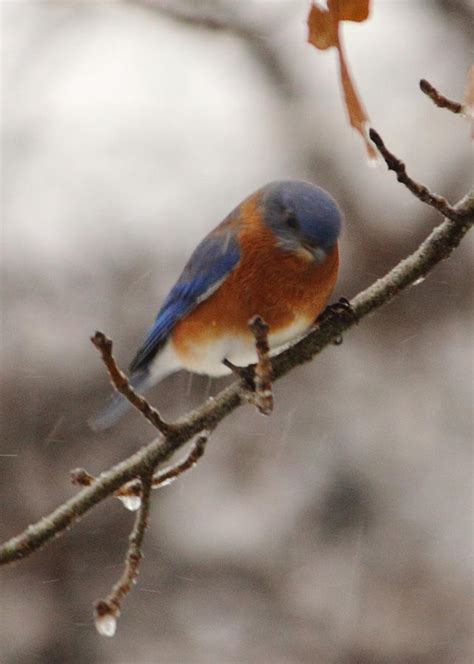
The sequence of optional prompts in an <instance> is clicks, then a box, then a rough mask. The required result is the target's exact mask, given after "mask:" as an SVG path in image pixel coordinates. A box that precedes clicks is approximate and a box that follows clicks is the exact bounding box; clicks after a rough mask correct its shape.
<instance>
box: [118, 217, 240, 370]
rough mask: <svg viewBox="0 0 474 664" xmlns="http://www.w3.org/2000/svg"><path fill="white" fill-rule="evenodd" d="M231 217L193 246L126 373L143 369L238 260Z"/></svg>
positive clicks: (236, 239) (238, 251) (235, 230)
mask: <svg viewBox="0 0 474 664" xmlns="http://www.w3.org/2000/svg"><path fill="white" fill-rule="evenodd" d="M237 230H238V228H237V224H236V219H235V216H234V215H232V214H231V215H229V217H227V219H225V220H224V221H223V222H222V223H221V224H220V225H219V226H218V227H217V228H216V229H215V230H214V231H212V232H211V233H210V234H209V235H208V236H207V237H205V238H204V240H203V241H202V242H201V243H200V244H199V245H198V246H197V248H196V250H195V251H194V253H193V254H192V256H191V258H190V259H189V261H188V262H187V264H186V266H185V268H184V270H183V272H182V274H181V276H180V277H179V279H178V281H177V282H176V284H175V285H174V286H173V288H172V289H171V291H170V293H169V295H168V297H167V298H166V300H165V301H164V303H163V306H162V307H161V309H160V310H159V312H158V315H157V317H156V319H155V322H154V324H153V326H152V328H151V329H150V331H149V333H148V335H147V337H146V338H145V341H144V343H143V345H142V347H141V348H140V350H139V351H138V353H137V354H136V356H135V358H134V360H133V361H132V363H131V365H130V371H132V372H134V371H137V370H140V369H145V368H146V367H147V366H148V365H149V363H150V362H151V361H152V360H153V358H154V357H155V355H156V354H157V353H158V352H159V351H160V350H161V349H162V348H163V346H164V345H165V343H166V341H167V339H168V337H169V335H170V333H171V331H172V330H173V327H174V326H175V325H176V323H177V322H178V321H179V320H181V319H182V318H183V317H184V316H186V315H187V314H189V313H190V312H191V311H192V310H193V309H195V308H196V307H197V306H198V304H199V303H200V302H202V301H203V300H205V299H206V298H207V297H209V295H211V294H212V293H213V292H214V290H215V289H216V288H218V287H219V285H220V284H221V283H222V281H223V280H224V279H225V278H226V277H227V275H228V274H229V273H230V272H231V271H232V270H233V269H234V268H235V266H236V265H237V263H238V262H239V259H240V248H239V242H238V237H237Z"/></svg>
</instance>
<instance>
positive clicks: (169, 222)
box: [0, 0, 473, 664]
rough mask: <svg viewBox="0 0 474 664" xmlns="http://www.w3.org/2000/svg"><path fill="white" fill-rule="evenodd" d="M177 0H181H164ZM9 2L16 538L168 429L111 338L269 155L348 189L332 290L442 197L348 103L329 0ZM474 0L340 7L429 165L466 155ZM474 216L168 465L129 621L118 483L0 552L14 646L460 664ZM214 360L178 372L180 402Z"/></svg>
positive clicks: (6, 182) (5, 333)
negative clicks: (315, 18) (169, 10)
mask: <svg viewBox="0 0 474 664" xmlns="http://www.w3.org/2000/svg"><path fill="white" fill-rule="evenodd" d="M162 4H165V3H162ZM168 4H170V5H172V6H173V7H174V8H175V10H176V8H177V9H178V10H181V9H182V10H183V12H184V13H185V14H186V15H187V16H193V15H196V16H197V18H198V19H199V20H201V19H203V17H204V18H205V17H208V18H209V17H210V18H212V19H213V21H214V23H215V22H217V23H224V24H226V25H230V26H231V27H230V29H218V28H216V27H215V25H212V24H209V21H208V25H205V26H202V25H199V24H196V23H193V22H192V21H191V22H186V21H184V22H183V21H181V20H179V18H177V17H176V16H174V17H173V16H170V15H167V14H166V13H164V12H163V11H161V10H160V9H159V8H157V7H156V5H153V4H152V3H142V4H139V3H136V2H117V3H112V2H107V1H103V2H87V1H85V2H66V1H64V2H39V1H38V2H24V1H18V2H17V1H12V2H3V3H2V9H3V24H2V38H3V49H4V59H3V71H2V78H3V94H2V121H3V135H2V152H3V189H2V195H1V203H2V218H3V223H2V234H3V238H2V256H1V258H2V298H3V300H2V305H3V306H2V311H3V323H2V324H3V329H2V343H1V351H2V356H1V375H2V408H3V411H4V412H3V414H2V420H1V421H2V427H1V434H2V435H1V442H0V469H1V473H2V479H1V492H2V502H1V505H2V508H1V514H2V516H1V523H0V534H1V537H2V539H5V538H6V537H8V536H11V535H13V534H16V532H18V531H19V530H21V529H23V528H24V527H25V526H26V525H27V524H28V523H32V522H34V521H35V520H37V519H38V518H40V517H41V516H42V515H44V514H45V513H47V512H49V511H50V510H51V509H53V508H54V507H56V506H57V505H58V504H59V503H60V502H61V501H62V500H64V499H65V498H66V497H68V496H70V495H73V494H74V492H75V489H74V488H73V487H71V486H70V484H69V479H68V471H69V470H70V469H71V468H74V467H76V466H84V467H86V468H87V469H88V470H89V471H90V472H93V473H99V472H101V471H102V470H104V469H106V468H107V467H109V466H110V465H111V464H113V463H115V462H117V461H119V460H120V459H122V458H124V457H125V456H126V455H128V454H130V453H131V452H132V451H133V450H135V449H137V447H139V446H141V445H143V444H145V443H146V442H148V441H149V440H150V439H151V437H152V436H153V432H152V431H151V429H150V427H149V426H148V425H147V424H146V423H144V422H142V421H141V420H140V418H139V417H138V416H137V415H135V414H131V415H130V416H129V417H127V418H126V419H125V420H124V421H123V422H122V423H121V424H120V425H119V426H117V428H116V429H114V430H113V431H111V432H108V433H104V434H100V435H99V434H92V433H91V432H90V431H89V430H88V429H87V426H86V424H85V421H86V419H87V417H88V416H89V415H90V414H91V413H92V412H94V411H95V410H96V409H97V408H98V407H99V406H100V405H101V404H102V403H103V401H104V400H105V398H106V396H107V395H108V393H109V388H108V385H107V379H106V376H105V373H104V370H103V367H102V366H101V364H100V361H99V359H98V356H97V353H96V352H95V351H94V349H93V348H92V346H91V344H90V342H89V341H88V338H89V336H90V334H91V333H92V332H93V331H94V330H95V329H102V330H104V331H105V332H106V333H108V334H110V335H111V336H112V337H113V338H114V341H115V343H116V351H117V355H118V357H119V359H120V361H121V362H122V363H123V365H124V366H126V363H127V362H128V361H129V360H130V359H131V357H132V355H133V354H134V351H135V349H136V347H137V345H138V343H139V342H140V341H141V339H142V337H143V334H144V332H145V329H146V328H147V326H148V325H149V324H150V322H151V321H152V319H153V317H154V316H155V313H156V311H157V309H158V306H159V304H160V302H161V300H162V298H163V297H164V296H165V295H166V292H167V290H168V289H169V287H170V286H171V285H172V283H173V281H174V280H175V279H176V277H177V275H178V274H179V272H180V270H181V268H182V265H183V263H184V261H185V260H186V258H187V257H188V255H189V253H190V252H191V251H192V249H193V247H194V246H195V245H196V243H197V242H198V241H199V240H200V238H201V237H202V236H203V235H204V234H205V233H206V232H207V231H208V230H209V229H210V228H212V227H213V226H214V225H215V224H216V223H217V222H218V221H220V220H221V219H222V218H223V217H224V216H225V215H226V214H227V212H229V211H230V210H231V209H232V207H234V205H236V204H237V203H238V202H239V201H240V200H241V199H242V198H243V197H244V196H246V195H247V194H248V193H250V192H251V191H253V190H254V189H256V188H257V187H259V186H261V185H262V184H264V183H265V182H267V181H270V180H272V179H275V178H282V177H294V178H304V179H309V180H311V181H314V182H316V183H318V184H320V185H322V186H324V187H326V188H327V189H328V190H329V191H331V193H332V194H333V195H334V196H335V197H336V198H337V199H338V201H339V203H340V205H341V207H342V208H343V210H344V213H345V217H346V225H345V230H344V235H343V238H342V247H341V253H342V268H341V276H340V280H339V284H338V287H337V291H336V293H335V294H334V297H338V296H341V295H345V296H348V297H351V296H353V295H354V294H356V293H357V292H358V291H359V290H360V289H362V288H364V287H365V286H367V285H368V284H370V283H371V282H372V281H373V280H374V279H375V278H376V277H377V276H380V275H382V274H383V273H385V272H386V271H387V270H388V269H389V268H390V267H392V266H393V265H394V264H395V263H396V262H397V261H398V260H399V259H400V258H401V257H403V256H405V255H406V254H407V253H409V252H410V251H411V250H413V249H414V248H415V247H416V246H417V244H418V242H419V241H420V239H421V238H423V237H424V236H425V235H426V234H427V233H428V232H429V230H430V229H431V228H432V227H433V226H434V225H435V224H436V223H438V222H439V218H438V217H437V216H436V214H435V213H434V212H433V211H432V210H430V209H429V208H427V207H425V206H423V205H422V204H421V203H419V202H417V201H416V200H415V199H414V198H413V197H411V195H410V194H409V193H408V192H407V191H406V190H405V189H404V188H403V187H401V186H400V185H399V184H398V183H397V182H396V180H395V178H394V177H393V174H388V173H387V172H386V170H385V168H384V167H382V168H379V169H371V168H368V166H367V159H366V155H365V152H364V148H363V145H362V142H361V141H360V139H359V138H358V136H357V135H356V134H355V133H353V132H352V131H351V130H350V128H349V126H348V124H347V121H346V117H345V112H344V109H343V106H342V102H341V92H340V87H339V82H338V79H337V66H336V57H335V53H333V52H326V53H321V52H317V51H316V50H315V49H313V48H312V47H310V46H308V45H307V44H306V43H305V39H306V29H305V18H306V14H307V10H308V3H307V2H299V1H297V0H293V1H283V0H281V1H280V0H274V1H271V2H269V1H266V2H265V1H262V0H260V1H255V2H250V1H247V0H241V1H240V0H239V1H234V2H229V1H227V2H204V1H203V2H199V3H196V2H194V3H192V2H189V3H185V2H182V3H180V2H175V3H168ZM469 7H470V5H469V3H467V2H456V1H454V0H451V1H448V0H446V1H445V2H438V1H437V0H427V1H421V0H420V1H417V0H410V1H405V2H394V1H384V0H378V1H377V0H376V1H375V2H374V6H373V12H372V17H371V19H370V20H369V21H368V22H367V23H364V24H360V25H356V24H350V25H348V26H346V27H344V36H345V43H346V47H347V52H348V57H349V61H350V65H351V67H352V70H353V72H354V75H355V79H356V82H357V85H358V88H359V90H360V92H361V95H362V97H363V100H364V102H365V104H366V106H367V107H368V109H369V112H370V115H371V119H372V123H373V126H375V127H376V128H377V129H378V130H379V131H380V132H381V133H382V135H383V136H384V138H385V140H386V141H387V144H388V145H389V146H390V147H392V149H393V150H394V151H395V152H396V153H397V154H398V155H399V156H400V157H402V158H403V159H405V160H406V161H407V163H408V165H409V171H410V172H411V173H412V174H413V175H414V176H415V177H417V178H419V179H420V180H422V181H423V182H425V183H426V184H428V185H429V186H430V187H432V188H433V189H434V190H435V191H437V192H439V193H441V194H443V195H445V196H447V197H448V198H449V200H451V201H456V200H457V199H459V198H460V197H461V196H462V195H463V194H464V193H465V192H466V190H467V189H468V187H469V181H470V179H471V178H470V162H469V160H470V156H471V155H470V146H469V141H468V135H469V129H468V126H467V124H466V123H465V122H462V121H461V120H460V119H459V118H458V117H455V116H453V115H451V114H449V113H447V112H444V111H442V110H439V109H437V108H435V107H434V106H433V105H432V104H431V102H430V101H429V100H428V99H427V98H425V97H424V96H423V95H422V94H421V93H420V92H419V91H418V80H419V79H420V78H422V77H425V78H427V79H428V80H431V81H432V82H433V83H434V84H436V85H437V86H438V87H439V89H440V90H442V91H444V92H445V93H446V94H447V95H448V96H452V97H454V98H460V97H461V95H462V90H463V87H464V80H465V75H466V71H467V68H468V66H469V64H470V63H469V49H468V46H469V39H470V38H471V41H472V33H471V34H469V21H471V25H472V18H473V17H472V9H470V8H469ZM472 254H473V251H472V241H471V240H470V239H468V240H467V241H466V242H464V243H463V245H462V247H461V248H460V250H459V251H458V252H457V253H456V254H455V256H454V257H453V258H452V259H451V260H450V261H448V262H446V263H445V264H443V265H441V266H439V267H438V268H437V269H436V271H435V272H434V273H432V274H431V275H430V276H429V278H428V279H427V280H426V281H425V282H424V283H423V284H422V285H419V286H416V287H414V288H412V289H411V290H410V291H409V292H406V293H405V294H404V295H403V296H402V297H401V298H400V299H399V300H397V301H396V302H394V303H392V304H390V305H389V306H387V307H386V308H385V309H383V310H381V311H380V312H378V313H377V314H376V315H375V316H373V317H372V318H370V319H366V320H364V321H363V322H362V323H361V325H360V326H359V327H358V328H357V329H354V330H351V332H350V333H348V334H347V335H346V338H345V339H344V344H343V345H342V346H341V347H338V348H335V347H332V348H328V349H326V351H325V352H324V353H323V354H322V355H320V356H319V357H318V358H317V360H316V361H315V362H313V363H312V364H311V365H308V366H305V367H303V368H300V369H298V370H296V371H294V372H293V373H292V374H291V375H290V376H288V377H286V378H285V379H284V380H282V381H281V382H279V383H278V384H277V385H276V386H275V392H276V410H275V412H274V414H273V415H272V417H271V418H263V417H262V416H259V415H258V414H257V413H256V412H255V411H254V410H253V409H251V408H250V407H248V408H242V409H240V410H239V411H238V412H236V413H234V414H232V415H231V416H230V417H229V418H227V419H226V421H225V422H224V423H223V424H222V425H221V426H220V427H219V428H218V430H217V431H216V432H215V433H214V435H213V437H212V441H211V443H210V445H209V447H208V450H207V453H206V456H205V457H204V459H203V460H202V462H201V463H200V464H199V465H198V467H197V468H196V469H195V470H194V471H193V472H192V473H190V474H189V475H186V476H184V477H183V478H181V479H180V480H179V481H178V482H177V483H175V484H174V485H172V486H171V487H169V488H165V489H163V490H161V491H160V492H157V493H156V494H154V500H153V507H152V517H151V527H150V529H149V531H148V534H147V540H146V545H145V556H146V557H145V560H144V563H143V567H142V571H141V574H140V578H139V582H138V585H137V587H136V588H135V590H134V592H133V594H132V595H131V596H130V597H129V598H128V599H127V600H126V603H125V606H124V611H123V615H122V617H121V619H120V621H119V627H118V633H117V635H116V637H115V638H114V639H113V640H107V639H104V638H102V637H100V636H98V635H97V633H96V632H95V629H94V625H93V621H92V614H91V606H92V602H93V601H94V600H96V599H98V598H100V597H102V596H104V595H106V594H107V592H108V591H109V588H110V587H111V585H112V583H113V582H115V580H116V579H117V578H118V576H119V574H120V572H121V568H122V561H123V556H124V552H125V549H126V544H127V536H128V533H129V531H130V528H131V523H132V516H131V514H130V513H128V512H126V511H125V510H124V509H123V507H122V506H121V505H120V503H119V502H118V501H115V500H109V501H107V502H106V503H104V504H102V505H101V506H100V507H98V508H97V509H95V510H94V511H93V513H91V514H89V515H88V516H87V518H85V519H84V520H83V521H82V522H81V523H80V524H79V525H78V526H76V527H75V528H74V529H73V530H72V531H71V532H69V533H68V534H66V535H65V536H64V537H62V538H61V539H60V540H58V541H55V542H53V543H52V544H50V545H49V546H48V547H47V548H45V549H44V550H43V551H41V552H39V553H37V554H36V555H35V556H33V557H32V558H31V559H29V560H28V561H26V562H23V563H21V564H19V565H16V566H12V567H11V568H8V569H6V570H3V571H2V576H1V600H0V612H1V620H0V660H1V662H2V664H3V663H5V664H13V663H15V664H23V663H28V664H30V663H32V664H39V663H41V664H43V663H48V664H54V663H56V662H58V663H61V664H63V663H66V664H69V663H77V662H79V663H83V662H84V663H88V662H99V663H101V664H102V663H103V664H109V663H114V664H125V663H129V662H133V663H136V664H145V663H147V664H148V663H155V662H163V663H165V664H168V663H169V664H178V663H184V664H187V663H189V664H201V663H203V664H207V663H214V662H217V663H223V664H227V663H229V664H230V663H234V662H239V663H242V662H244V663H254V662H255V663H257V662H258V663H260V662H265V663H266V662H272V663H276V664H293V663H300V662H302V663H303V662H304V663H316V664H356V663H357V664H415V663H416V664H438V663H439V664H444V663H446V662H449V663H450V664H466V663H467V662H468V661H470V654H469V653H470V639H471V636H472V631H471V622H470V614H471V610H472V604H471V600H470V597H471V593H472V585H471V581H472V571H471V566H470V557H471V554H472V505H471V498H472V455H471V442H472V441H471V439H472V378H473V362H472V352H471V342H472V331H473V330H472V319H471V318H470V313H469V309H470V306H471V305H472V271H471V270H470V262H471V260H472ZM223 384H225V381H224V382H217V381H214V382H213V383H212V384H211V385H209V384H208V381H207V380H206V379H205V378H202V377H196V376H194V377H190V376H189V375H187V374H184V373H181V374H177V375H175V376H173V377H171V378H169V379H167V380H166V382H165V383H163V384H162V385H161V386H158V387H157V388H156V389H155V390H154V391H153V392H152V395H151V398H152V401H153V403H155V404H156V405H157V406H158V407H159V408H160V409H161V410H162V412H163V413H164V415H165V416H166V417H168V418H172V417H174V416H177V415H179V414H184V413H185V412H186V411H188V410H189V409H191V408H192V407H193V406H195V405H197V404H199V403H200V402H201V401H202V400H203V398H204V397H205V396H206V394H207V393H208V391H209V390H210V391H211V393H215V392H216V391H217V390H218V389H219V388H220V387H222V385H223Z"/></svg>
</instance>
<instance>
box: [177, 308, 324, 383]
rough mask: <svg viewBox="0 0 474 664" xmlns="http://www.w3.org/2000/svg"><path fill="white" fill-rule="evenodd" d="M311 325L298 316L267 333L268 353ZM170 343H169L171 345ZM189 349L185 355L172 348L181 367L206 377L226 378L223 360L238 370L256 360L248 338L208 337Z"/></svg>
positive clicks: (253, 345)
mask: <svg viewBox="0 0 474 664" xmlns="http://www.w3.org/2000/svg"><path fill="white" fill-rule="evenodd" d="M311 323H312V320H310V319H308V318H306V317H305V318H302V317H300V318H298V319H297V320H296V321H295V322H294V323H293V324H291V325H290V326H288V327H286V328H285V329H284V330H279V331H278V332H276V333H274V334H270V335H269V337H268V340H269V344H270V349H271V354H272V355H274V354H275V353H276V352H278V351H279V350H281V349H282V347H283V346H284V345H285V344H287V343H289V342H290V341H292V340H294V339H296V338H297V337H299V336H301V335H302V334H304V332H306V331H307V330H308V328H309V327H310V325H311ZM172 344H173V342H172V341H171V343H170V345H172ZM188 349H189V351H188V352H187V353H186V355H184V354H181V353H179V350H178V349H177V348H175V349H174V353H175V354H176V357H177V358H179V361H180V363H181V366H182V367H183V368H184V369H187V370H188V371H194V372H196V373H201V374H207V375H208V376H225V375H227V374H229V373H230V369H229V368H228V367H226V366H225V365H224V364H223V363H222V362H223V360H224V359H227V360H229V361H230V362H232V363H233V364H235V365H237V366H239V367H246V366H247V365H249V364H253V363H255V362H256V361H257V354H256V351H255V340H254V338H253V337H252V336H250V335H235V334H234V335H225V336H221V337H219V338H218V339H216V338H212V337H211V338H210V339H209V341H208V342H207V343H202V342H201V343H199V344H195V345H193V344H189V346H188Z"/></svg>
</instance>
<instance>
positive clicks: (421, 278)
mask: <svg viewBox="0 0 474 664" xmlns="http://www.w3.org/2000/svg"><path fill="white" fill-rule="evenodd" d="M424 280H425V277H418V279H416V281H414V282H413V285H414V286H419V285H420V284H422V283H423V282H424Z"/></svg>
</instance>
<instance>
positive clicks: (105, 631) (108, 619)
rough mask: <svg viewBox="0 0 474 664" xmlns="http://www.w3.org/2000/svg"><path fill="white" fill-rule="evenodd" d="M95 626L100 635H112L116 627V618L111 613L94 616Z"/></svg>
mask: <svg viewBox="0 0 474 664" xmlns="http://www.w3.org/2000/svg"><path fill="white" fill-rule="evenodd" d="M95 626H96V629H97V631H98V632H99V634H101V635H102V636H109V637H112V636H114V635H115V631H116V629H117V620H116V618H115V616H113V615H112V614H111V613H107V614H106V615H105V616H97V617H96V619H95Z"/></svg>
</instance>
